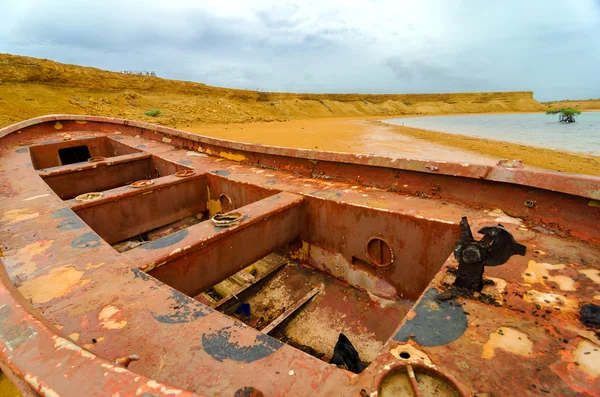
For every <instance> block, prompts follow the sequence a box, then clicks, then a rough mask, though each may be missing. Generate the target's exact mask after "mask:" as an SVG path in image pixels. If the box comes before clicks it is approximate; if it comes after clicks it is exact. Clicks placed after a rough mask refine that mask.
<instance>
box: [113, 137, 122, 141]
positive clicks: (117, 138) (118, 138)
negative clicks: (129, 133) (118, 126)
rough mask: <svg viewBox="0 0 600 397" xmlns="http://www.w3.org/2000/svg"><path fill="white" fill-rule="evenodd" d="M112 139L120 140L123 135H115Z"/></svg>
mask: <svg viewBox="0 0 600 397" xmlns="http://www.w3.org/2000/svg"><path fill="white" fill-rule="evenodd" d="M112 139H116V140H117V141H120V140H122V139H123V137H122V136H113V137H112Z"/></svg>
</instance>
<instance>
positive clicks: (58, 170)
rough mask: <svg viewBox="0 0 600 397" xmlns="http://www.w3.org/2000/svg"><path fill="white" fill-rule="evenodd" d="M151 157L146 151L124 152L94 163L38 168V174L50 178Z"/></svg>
mask: <svg viewBox="0 0 600 397" xmlns="http://www.w3.org/2000/svg"><path fill="white" fill-rule="evenodd" d="M101 157H102V156H101ZM151 157H152V155H151V154H148V153H144V152H140V153H130V154H123V155H120V156H114V157H104V160H102V161H98V162H93V163H89V162H82V163H74V164H66V165H58V166H56V167H50V168H44V169H41V170H38V174H39V176H41V177H42V178H44V179H48V178H50V177H54V176H58V175H62V174H69V173H72V172H79V171H85V170H89V169H93V168H98V167H106V166H111V165H117V164H121V163H129V162H135V161H137V160H144V159H149V158H151Z"/></svg>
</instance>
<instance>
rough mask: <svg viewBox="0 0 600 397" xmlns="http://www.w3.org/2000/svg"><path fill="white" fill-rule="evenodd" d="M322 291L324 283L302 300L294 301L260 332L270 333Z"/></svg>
mask: <svg viewBox="0 0 600 397" xmlns="http://www.w3.org/2000/svg"><path fill="white" fill-rule="evenodd" d="M321 291H323V285H320V286H318V287H315V288H313V289H312V290H310V292H309V293H308V294H306V295H304V296H303V297H302V298H300V300H298V301H297V302H296V303H294V304H293V305H292V306H291V307H290V308H289V309H287V310H286V311H284V312H283V313H281V314H280V315H279V317H277V318H276V319H275V320H273V321H271V323H270V324H268V325H267V326H266V327H264V328H263V329H262V331H260V332H262V333H263V334H268V333H269V332H271V331H273V330H274V329H275V327H277V326H278V325H279V324H281V323H282V322H283V321H285V319H286V318H288V317H289V316H291V315H292V314H293V313H294V312H295V311H296V310H298V309H300V307H302V305H304V304H305V303H306V302H308V301H309V300H311V299H312V298H313V297H314V296H315V295H317V294H318V293H319V292H321Z"/></svg>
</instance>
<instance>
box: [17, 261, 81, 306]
mask: <svg viewBox="0 0 600 397" xmlns="http://www.w3.org/2000/svg"><path fill="white" fill-rule="evenodd" d="M82 276H83V272H82V271H80V270H77V269H75V267H73V266H66V267H61V268H58V269H54V270H51V271H50V272H48V273H47V274H44V275H41V276H39V277H37V278H34V279H32V280H27V281H25V282H23V285H21V286H20V287H19V292H20V293H21V295H23V297H25V299H31V301H32V302H33V303H36V304H39V303H46V302H50V301H51V300H52V299H56V298H60V297H61V296H63V295H65V294H68V293H69V292H72V291H74V290H75V289H77V288H79V287H81V286H83V285H86V284H87V283H89V282H90V281H91V280H90V279H83V280H82V279H81V277H82Z"/></svg>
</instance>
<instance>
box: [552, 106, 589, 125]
mask: <svg viewBox="0 0 600 397" xmlns="http://www.w3.org/2000/svg"><path fill="white" fill-rule="evenodd" d="M546 114H558V115H559V116H558V121H560V122H561V123H574V122H575V116H577V115H580V114H581V110H579V109H573V108H560V109H548V110H546Z"/></svg>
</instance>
